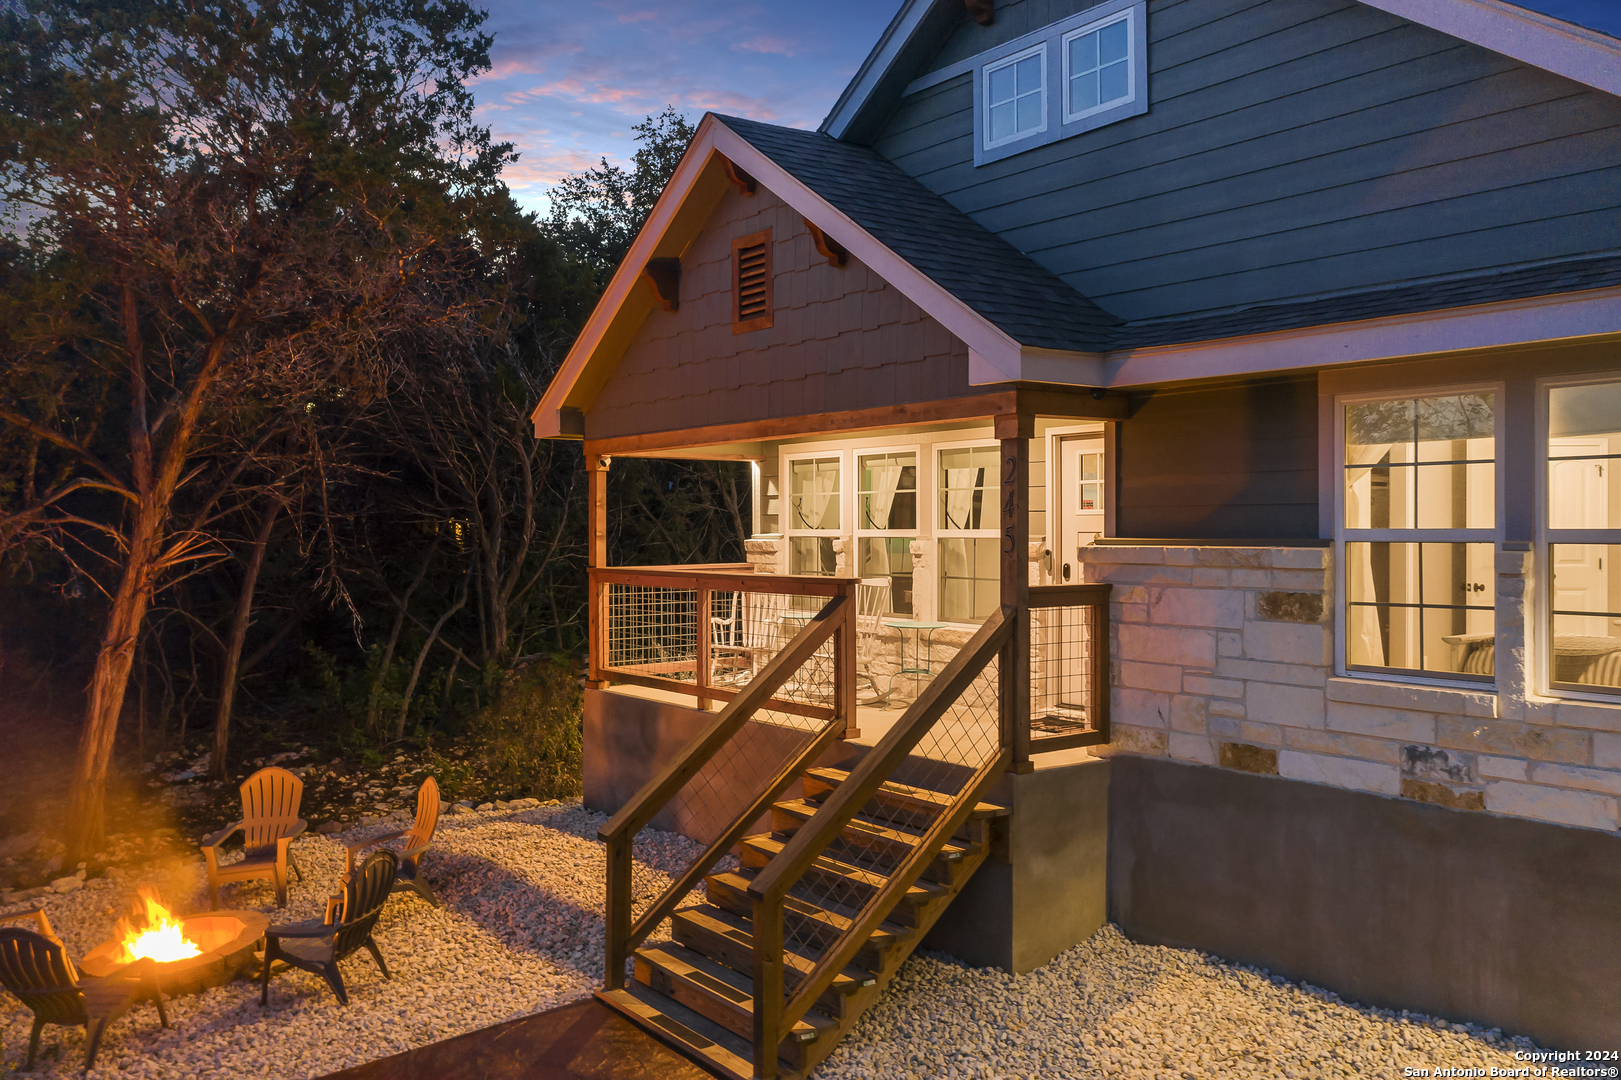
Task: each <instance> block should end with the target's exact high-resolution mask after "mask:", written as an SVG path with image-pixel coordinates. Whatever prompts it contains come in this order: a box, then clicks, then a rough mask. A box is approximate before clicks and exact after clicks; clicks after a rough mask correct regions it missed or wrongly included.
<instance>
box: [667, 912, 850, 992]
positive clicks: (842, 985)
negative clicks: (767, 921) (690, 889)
mask: <svg viewBox="0 0 1621 1080" xmlns="http://www.w3.org/2000/svg"><path fill="white" fill-rule="evenodd" d="M670 918H671V922H672V926H673V928H674V929H675V936H676V940H677V941H679V942H680V943H681V944H682V945H684V946H686V947H687V948H689V949H693V950H694V951H696V952H700V953H702V952H703V951H704V950H703V949H702V948H697V947H695V945H692V944H688V943H687V942H686V941H681V935H682V934H683V933H689V934H690V935H691V936H692V939H693V940H694V941H695V942H701V941H705V940H707V941H708V942H710V943H711V944H710V947H711V948H713V949H714V950H715V952H721V953H723V954H724V956H725V957H734V958H736V960H737V961H738V963H743V962H745V960H746V962H747V963H749V964H752V963H753V957H754V932H753V928H752V927H751V926H749V925H748V920H746V919H743V918H740V917H739V916H736V915H733V914H732V913H731V912H729V911H726V910H725V909H724V908H718V907H715V906H714V905H713V904H697V905H694V906H693V907H688V908H682V909H681V910H679V911H677V912H676V913H675V914H674V915H672V916H670ZM706 955H709V956H710V959H712V960H715V961H716V962H717V963H720V964H723V965H726V966H731V964H730V963H729V962H728V960H727V959H725V958H723V957H717V956H714V955H713V954H706ZM782 966H783V976H784V978H785V980H786V981H787V982H788V984H789V985H790V986H792V985H796V984H797V983H798V982H799V981H800V980H802V979H804V978H805V977H806V976H807V975H809V974H810V973H811V972H812V971H814V970H815V968H816V958H815V957H812V956H807V955H805V953H804V952H802V951H800V950H797V949H794V948H793V947H792V945H791V944H789V945H788V946H787V947H786V948H785V949H784V950H783V958H782ZM733 970H734V971H736V970H738V969H737V968H735V967H733ZM873 982H874V976H873V975H872V973H871V972H868V971H864V970H862V969H861V968H857V967H847V968H845V969H844V970H843V971H841V972H839V973H838V974H837V975H835V976H833V987H832V990H833V992H834V993H836V994H853V993H855V992H856V991H857V990H860V989H862V988H864V987H868V986H871V985H873Z"/></svg>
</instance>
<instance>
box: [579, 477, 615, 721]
mask: <svg viewBox="0 0 1621 1080" xmlns="http://www.w3.org/2000/svg"><path fill="white" fill-rule="evenodd" d="M612 461H613V459H612V458H610V457H608V456H607V455H606V454H601V455H598V454H592V453H587V454H586V455H585V467H586V474H587V479H588V484H587V488H586V550H585V565H586V568H587V572H589V571H591V570H599V569H602V568H604V567H606V566H607V565H608V466H609V464H610V463H611V462H612ZM607 602H608V586H606V585H599V584H598V583H597V582H595V581H593V582H591V583H590V585H589V587H588V589H587V595H586V614H587V619H588V623H587V627H586V633H587V635H588V640H587V645H586V649H587V659H586V663H587V680H586V685H587V686H589V687H590V688H591V689H593V690H602V689H605V688H606V687H607V685H608V681H607V680H606V679H604V678H603V677H602V675H603V671H602V669H603V667H604V666H606V664H607V662H608V652H607V649H608V603H607Z"/></svg>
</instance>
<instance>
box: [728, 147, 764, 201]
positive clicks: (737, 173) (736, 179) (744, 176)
mask: <svg viewBox="0 0 1621 1080" xmlns="http://www.w3.org/2000/svg"><path fill="white" fill-rule="evenodd" d="M720 160H721V164H722V165H723V166H725V168H726V179H728V180H730V181H731V182H732V183H733V184H734V185H736V187H737V190H738V191H741V192H742V193H743V194H745V195H753V194H754V193H755V192H756V191H758V190H759V188H760V184H759V182H758V181H756V180H755V179H754V177H752V176H750V175H749V174H748V173H746V172H744V171H743V170H742V169H740V168H738V167H737V164H736V162H734V161H732V159H731V158H729V157H726V156H725V155H724V154H723V155H721V159H720Z"/></svg>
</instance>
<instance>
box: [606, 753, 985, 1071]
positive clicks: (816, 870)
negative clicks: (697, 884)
mask: <svg viewBox="0 0 1621 1080" xmlns="http://www.w3.org/2000/svg"><path fill="white" fill-rule="evenodd" d="M849 776H850V774H849V772H848V771H846V770H843V769H834V768H813V769H808V770H806V772H805V773H804V777H803V780H804V790H805V797H804V798H803V799H792V800H785V801H780V802H777V803H774V804H773V805H772V807H771V824H772V831H771V832H770V833H769V834H759V835H754V836H746V837H744V838H743V839H742V840H741V842H739V843H738V844H737V845H736V847H735V848H734V849H733V853H734V854H735V855H736V856H737V859H738V861H739V862H740V863H741V866H740V868H739V869H738V870H735V871H726V872H721V873H712V874H710V875H708V877H706V878H705V881H704V890H705V894H706V896H707V897H708V902H707V903H703V904H696V905H692V906H689V907H684V908H681V909H678V910H677V911H675V912H674V913H673V914H672V916H671V933H672V936H673V938H674V939H675V940H674V942H673V943H669V944H659V945H647V946H644V947H642V948H639V949H637V950H636V952H635V958H634V959H635V980H634V982H632V983H629V984H627V985H626V986H625V987H624V988H622V989H617V990H606V991H602V992H600V993H599V994H598V995H597V996H598V997H599V998H601V999H602V1000H603V1001H605V1002H606V1003H608V1004H609V1005H610V1006H612V1007H613V1008H615V1009H617V1010H619V1011H620V1012H622V1013H624V1014H625V1015H626V1016H628V1017H629V1018H630V1019H632V1020H633V1021H634V1022H636V1023H638V1024H639V1025H641V1026H642V1027H644V1028H646V1029H648V1030H649V1031H651V1032H653V1033H654V1034H656V1035H657V1036H658V1037H660V1038H661V1039H663V1040H664V1041H666V1042H669V1043H671V1044H672V1045H674V1046H675V1047H676V1048H677V1049H680V1050H682V1051H683V1052H685V1053H686V1054H688V1055H689V1056H691V1057H692V1058H694V1059H695V1060H697V1061H699V1062H701V1063H704V1064H706V1065H708V1066H709V1067H711V1068H712V1069H714V1070H715V1071H717V1072H718V1073H719V1074H720V1075H722V1076H726V1077H732V1078H735V1080H748V1078H751V1077H753V1076H755V1068H754V1064H753V1054H754V1051H753V1046H752V1040H753V1038H754V1036H755V1031H756V1020H755V1016H754V1001H755V988H754V968H755V963H756V955H755V952H756V950H755V940H754V934H753V929H754V928H753V915H754V903H755V901H754V900H753V899H752V898H751V897H750V895H749V885H750V883H751V882H752V881H753V879H754V878H755V877H756V876H757V875H758V874H759V873H760V871H761V870H763V869H764V868H765V867H766V866H767V865H768V864H769V863H770V862H771V860H772V859H774V858H776V857H777V856H779V855H781V854H782V853H783V851H784V849H785V848H786V846H787V845H788V843H789V842H790V841H791V839H792V837H793V836H794V834H795V833H797V832H798V831H799V830H800V829H801V828H802V827H804V826H806V825H807V824H808V823H809V822H810V821H811V819H812V818H814V817H815V815H816V814H817V812H818V811H819V810H820V809H821V808H822V806H823V804H824V803H825V802H826V800H827V798H828V796H830V795H831V794H833V793H834V792H835V791H837V790H838V788H839V786H840V785H841V784H843V783H844V782H845V781H846V780H848V779H849ZM952 801H953V800H952V798H951V797H950V796H947V795H942V794H939V793H937V792H933V791H927V790H925V789H922V788H916V787H908V786H906V785H904V784H898V783H894V782H892V781H886V782H884V783H883V784H882V785H881V786H880V787H879V788H878V789H877V791H876V792H875V793H874V795H873V797H872V798H871V799H869V800H867V801H866V803H865V804H864V805H862V806H861V807H860V808H859V810H858V811H857V813H856V814H855V816H854V817H852V818H850V820H849V821H848V822H847V823H845V824H844V826H843V828H842V829H841V830H840V831H839V833H838V836H837V838H836V839H835V840H834V841H833V843H832V844H830V845H829V846H828V847H827V848H826V850H825V851H824V853H823V854H821V855H820V856H818V857H817V858H816V859H815V861H814V862H813V863H811V865H810V866H809V868H808V869H807V870H806V872H805V873H804V875H803V876H802V877H801V878H800V879H799V883H798V884H797V885H795V886H794V887H793V888H792V889H790V890H789V892H788V895H787V896H786V897H785V899H784V902H783V938H784V940H785V943H786V944H785V946H784V948H783V954H782V978H783V985H784V987H785V988H786V989H787V990H788V991H789V992H790V993H791V992H792V991H794V990H795V989H797V988H798V987H799V986H800V985H801V984H802V983H803V981H804V979H805V978H807V977H808V976H809V975H810V974H811V972H812V971H813V970H814V969H815V967H816V965H817V960H818V957H819V953H820V947H819V946H820V944H821V943H823V942H830V941H833V940H836V939H838V938H839V937H841V936H842V935H843V934H844V933H845V932H846V931H847V930H848V929H849V927H850V925H851V921H852V919H853V918H855V917H856V916H857V915H858V914H859V913H860V910H861V909H862V908H865V907H866V905H867V902H868V901H869V900H871V899H872V898H873V897H874V896H877V895H879V894H880V892H881V891H882V890H883V889H884V887H885V886H886V885H888V884H889V883H890V881H891V878H892V873H891V871H890V868H893V867H896V866H903V867H904V866H906V865H908V863H909V861H911V860H909V858H908V857H909V856H912V855H913V854H915V853H916V852H917V849H918V847H919V845H920V844H923V843H924V842H925V841H926V834H927V832H928V831H929V830H928V828H927V827H926V826H925V827H923V828H919V827H918V826H919V824H920V823H921V822H928V823H931V824H932V823H933V822H934V821H937V820H938V819H939V818H940V817H941V816H942V815H945V814H947V813H948V812H949V811H950V810H951V806H952ZM1007 814H1008V811H1007V809H1005V808H1004V807H1000V806H994V805H991V804H989V803H983V802H976V803H974V804H973V805H972V806H971V807H969V808H968V812H967V814H966V817H965V819H964V820H963V821H962V824H961V825H960V827H958V828H956V829H955V830H954V831H953V833H952V834H951V836H950V838H949V840H946V841H945V842H943V843H937V847H938V850H937V851H936V852H935V853H934V854H933V857H932V858H931V859H928V860H927V861H924V862H921V865H920V867H918V868H917V870H920V872H916V871H914V875H913V876H914V877H915V880H914V881H911V882H909V883H907V885H906V887H905V889H904V890H897V891H896V892H895V893H894V894H893V899H892V901H891V902H890V903H889V904H888V910H887V911H885V912H883V914H882V921H881V922H880V923H879V925H878V926H877V928H876V929H875V930H873V931H872V932H871V933H869V934H868V935H867V937H866V940H865V941H864V942H862V943H861V945H860V948H859V951H857V952H856V954H855V957H854V960H853V962H852V963H850V964H848V965H846V966H845V967H844V968H843V969H842V971H840V972H839V973H837V974H836V975H835V977H834V978H833V980H832V983H831V985H830V986H829V987H828V988H827V989H826V990H824V991H823V992H822V993H821V994H820V995H819V996H818V997H817V999H816V1001H815V1003H814V1006H813V1007H812V1008H811V1009H810V1010H809V1011H807V1012H806V1013H805V1015H804V1016H803V1017H801V1018H800V1019H798V1020H796V1021H795V1022H794V1023H793V1024H792V1026H791V1027H790V1028H789V1029H788V1030H787V1031H785V1032H783V1038H782V1041H781V1042H780V1043H779V1044H778V1047H777V1069H778V1074H779V1075H782V1076H787V1077H793V1078H795V1080H798V1078H802V1077H805V1076H807V1075H808V1074H809V1073H810V1072H811V1070H812V1069H814V1068H815V1067H816V1066H817V1065H818V1064H819V1063H820V1062H821V1061H822V1060H823V1059H825V1058H826V1057H827V1056H828V1054H830V1053H832V1051H833V1048H834V1046H835V1045H837V1043H838V1041H839V1039H840V1038H842V1037H843V1036H844V1034H845V1033H846V1032H848V1031H849V1030H850V1028H851V1027H853V1026H854V1025H855V1022H856V1020H857V1019H858V1018H859V1017H860V1016H861V1014H862V1013H863V1012H865V1011H866V1009H867V1008H868V1007H869V1006H870V1005H871V1004H872V1003H873V1002H874V1001H876V1000H877V998H878V996H879V995H880V994H882V993H883V990H884V987H885V986H886V985H887V984H888V982H889V980H890V978H891V977H892V976H893V975H894V974H895V972H896V970H897V969H899V967H900V966H901V964H902V963H904V962H905V960H906V958H907V957H908V956H910V955H911V954H912V950H914V949H915V948H917V946H918V944H919V942H921V941H922V940H923V937H924V936H925V935H926V934H927V933H928V931H929V928H930V927H932V926H933V925H934V923H935V922H936V920H938V919H939V918H940V916H941V915H942V914H943V913H944V912H945V910H946V908H947V906H949V905H950V903H951V901H952V900H953V899H954V898H955V897H956V896H957V894H958V893H959V892H961V891H962V888H963V886H964V885H965V884H966V883H967V881H968V879H969V878H971V877H972V876H973V874H974V871H975V870H977V869H979V866H980V864H981V863H983V862H984V861H985V859H986V857H987V856H988V855H989V853H990V849H991V845H992V842H993V840H994V838H995V836H994V834H995V831H996V830H997V829H998V828H1000V826H999V824H998V822H999V819H1002V818H1005V817H1006V816H1007ZM830 898H837V900H832V899H830ZM797 943H807V944H808V945H809V947H808V948H807V947H806V946H805V945H801V944H797Z"/></svg>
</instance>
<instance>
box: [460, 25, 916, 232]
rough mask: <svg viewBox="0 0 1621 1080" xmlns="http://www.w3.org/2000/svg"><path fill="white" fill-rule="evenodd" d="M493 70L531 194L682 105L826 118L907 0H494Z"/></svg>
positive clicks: (522, 196) (496, 105)
mask: <svg viewBox="0 0 1621 1080" xmlns="http://www.w3.org/2000/svg"><path fill="white" fill-rule="evenodd" d="M485 5H486V6H487V7H488V10H489V12H490V18H489V22H488V23H487V24H486V26H487V27H488V28H489V29H490V30H491V31H492V32H493V33H494V34H495V47H494V49H493V50H491V59H492V60H493V62H494V69H493V70H492V71H491V72H490V73H489V74H488V75H485V76H484V77H482V78H481V79H479V80H478V82H477V84H476V85H475V86H474V88H473V89H474V94H475V96H476V98H477V101H478V107H479V114H478V115H479V120H480V122H481V123H484V124H488V125H489V126H490V127H491V128H493V129H494V131H495V134H496V137H497V138H500V139H504V140H509V141H511V142H513V143H515V144H517V147H518V150H519V152H520V153H521V154H522V157H521V158H520V160H519V161H518V163H517V164H516V165H515V166H512V167H511V168H509V169H508V170H507V171H506V178H507V183H508V185H509V186H510V187H511V188H512V191H513V194H514V195H515V196H516V197H517V199H518V201H519V202H520V203H522V204H523V205H524V206H526V207H528V208H530V209H543V208H544V206H545V201H544V194H545V191H546V188H547V187H548V186H549V185H551V184H553V183H555V182H556V181H557V179H558V178H559V177H562V176H566V175H567V174H569V173H574V172H580V171H581V170H583V169H585V168H587V167H589V166H592V165H595V164H597V161H598V159H599V158H601V157H603V156H604V155H606V156H607V157H608V159H609V160H610V161H616V162H620V163H624V162H626V161H628V160H629V158H630V155H631V153H632V152H633V151H634V150H635V149H636V144H635V142H634V140H633V138H632V134H631V130H630V128H631V125H632V124H635V123H637V122H638V121H640V120H642V119H643V118H644V117H646V116H647V115H648V114H649V113H656V112H660V111H662V110H663V109H664V106H665V105H666V104H671V105H674V106H675V107H676V108H677V109H680V110H682V111H683V112H685V113H686V114H687V116H688V117H689V119H691V120H694V121H696V120H697V119H698V118H699V117H700V116H702V115H703V114H704V112H705V111H706V110H714V111H716V112H725V113H734V114H739V115H744V116H749V117H752V118H754V119H757V120H766V121H770V122H772V123H778V124H788V125H793V126H797V127H815V126H816V125H817V124H819V123H821V121H822V118H823V117H824V116H826V115H827V111H828V109H829V108H831V107H832V104H833V101H834V99H835V98H836V97H838V94H839V92H840V91H841V90H843V89H844V84H845V83H846V82H847V81H849V78H850V76H851V75H853V74H854V73H855V70H856V67H857V66H858V65H859V64H860V63H861V61H862V60H863V59H864V58H865V57H866V55H867V51H868V50H869V49H871V48H872V46H873V44H874V43H875V42H876V41H877V40H878V36H879V34H881V33H882V32H883V29H884V27H885V26H886V25H888V23H889V20H890V19H891V18H892V17H893V16H894V14H895V12H896V11H897V10H899V8H900V0H822V2H820V3H816V4H803V3H788V2H784V0H765V2H756V3H746V2H745V3H737V2H735V0H681V2H680V3H675V2H672V0H578V2H572V3H569V2H561V0H541V2H539V3H536V2H534V0H485Z"/></svg>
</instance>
